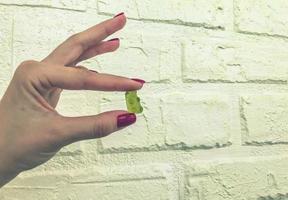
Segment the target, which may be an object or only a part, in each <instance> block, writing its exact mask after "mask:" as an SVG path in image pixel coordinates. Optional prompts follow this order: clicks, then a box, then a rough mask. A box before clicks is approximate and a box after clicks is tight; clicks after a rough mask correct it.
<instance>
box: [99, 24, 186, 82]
mask: <svg viewBox="0 0 288 200" xmlns="http://www.w3.org/2000/svg"><path fill="white" fill-rule="evenodd" d="M173 31H174V30H173V29H169V28H168V29H167V30H166V31H165V32H161V31H160V30H155V29H154V30H153V29H151V28H150V29H147V27H146V26H145V27H143V26H142V25H141V24H137V23H136V24H135V22H134V23H133V22H130V21H129V24H127V26H126V27H125V29H124V30H123V31H121V33H119V37H120V39H121V46H120V48H119V49H118V50H117V52H115V53H112V54H105V55H102V56H99V57H98V58H97V61H98V63H99V65H100V66H101V67H102V68H103V70H105V73H111V74H116V75H120V76H125V77H135V76H141V78H142V79H144V80H145V81H147V82H152V81H153V82H161V81H162V82H163V81H169V82H175V81H177V80H179V79H180V78H181V74H180V72H181V71H180V69H181V46H180V42H179V41H177V38H175V37H174V36H173V34H174V32H173ZM116 36H117V35H116ZM113 37H114V36H113ZM155 44H157V45H155Z"/></svg>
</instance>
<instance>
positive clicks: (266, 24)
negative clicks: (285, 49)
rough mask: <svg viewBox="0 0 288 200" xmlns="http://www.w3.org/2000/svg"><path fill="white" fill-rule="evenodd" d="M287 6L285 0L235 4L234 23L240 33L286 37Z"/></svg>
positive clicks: (287, 32)
mask: <svg viewBox="0 0 288 200" xmlns="http://www.w3.org/2000/svg"><path fill="white" fill-rule="evenodd" d="M287 11H288V5H287V2H286V1H285V0H278V1H271V0H263V1H256V2H254V1H245V0H237V1H236V2H235V13H236V16H235V21H236V22H235V23H236V27H237V28H238V30H239V31H240V32H241V31H242V32H250V33H260V34H264V35H265V34H268V35H274V36H285V37H287V36H288V28H287V25H286V24H287V23H288V12H287Z"/></svg>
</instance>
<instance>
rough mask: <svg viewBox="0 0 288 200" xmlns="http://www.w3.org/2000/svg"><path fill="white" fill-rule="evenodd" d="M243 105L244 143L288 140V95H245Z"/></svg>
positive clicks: (283, 141) (267, 142) (268, 142)
mask: <svg viewBox="0 0 288 200" xmlns="http://www.w3.org/2000/svg"><path fill="white" fill-rule="evenodd" d="M241 106H242V113H241V114H242V120H243V124H242V126H243V143H252V144H253V143H254V144H261V143H263V144H265V143H266V144H271V143H285V142H288V135H287V133H288V125H287V121H288V95H286V94H279V93H274V94H263V95H245V96H242V97H241Z"/></svg>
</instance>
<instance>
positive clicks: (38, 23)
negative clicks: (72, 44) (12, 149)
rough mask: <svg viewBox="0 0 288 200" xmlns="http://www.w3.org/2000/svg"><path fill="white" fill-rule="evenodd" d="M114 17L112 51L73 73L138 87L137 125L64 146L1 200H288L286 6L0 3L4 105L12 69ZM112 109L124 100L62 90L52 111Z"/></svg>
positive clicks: (227, 0)
mask: <svg viewBox="0 0 288 200" xmlns="http://www.w3.org/2000/svg"><path fill="white" fill-rule="evenodd" d="M122 11H124V12H125V13H126V16H127V17H128V20H127V24H126V27H125V29H123V30H122V31H121V32H119V33H116V34H115V35H113V36H110V37H109V38H107V39H111V38H114V37H119V38H120V43H121V46H120V48H119V49H118V51H117V52H114V53H109V54H105V55H101V56H98V57H96V58H93V59H90V60H87V61H84V62H83V63H81V65H83V66H85V67H87V68H89V69H94V70H97V71H99V72H103V73H111V74H116V75H120V76H126V77H129V78H143V79H145V80H146V84H145V85H144V87H143V88H142V89H141V90H140V91H139V96H140V98H141V102H142V105H143V107H144V111H143V113H141V114H139V115H137V118H138V120H137V123H136V124H134V125H132V126H130V127H128V128H126V129H123V130H121V131H119V132H116V133H114V134H112V135H110V136H108V137H105V138H101V139H97V140H89V141H82V142H79V143H74V144H72V145H70V146H67V147H65V148H63V149H62V150H61V151H60V152H59V153H58V154H57V155H56V156H55V157H54V158H53V159H51V160H50V161H49V162H47V163H46V164H44V165H42V166H39V167H37V168H35V169H33V170H32V171H29V172H24V173H22V174H21V175H20V176H19V177H18V178H16V179H15V180H13V181H12V182H11V183H9V184H8V185H6V186H5V187H4V188H2V189H1V190H0V199H4V200H26V199H27V200H28V199H29V200H30V199H43V200H45V199H47V200H48V199H49V200H56V199H57V200H58V199H59V200H68V199H69V200H80V199H81V200H82V199H91V200H92V199H93V200H94V199H97V200H98V199H99V200H106V199H109V200H122V199H125V200H126V199H131V200H146V199H149V200H150V199H153V200H154V199H155V200H188V199H189V200H236V199H237V200H238V199H243V200H244V199H245V200H246V199H247V200H283V199H288V188H287V185H288V183H287V180H288V177H287V166H288V160H287V152H288V146H287V144H288V137H287V135H288V126H287V122H288V114H287V113H288V103H287V102H288V96H287V94H288V87H287V84H288V82H287V81H288V59H287V58H288V56H287V55H288V40H287V36H288V28H287V27H288V23H287V16H288V15H287V13H288V7H287V3H286V1H284V0H279V1H272V0H271V1H270V0H263V1H244V0H234V1H232V0H211V1H203V0H165V1H164V0H159V1H158V0H157V1H156V0H149V1H148V0H142V1H140V0H133V1H132V0H121V1H113V0H83V1H78V0H41V1H36V0H0V25H1V29H0V65H1V66H0V95H1V96H2V95H3V94H4V92H5V90H6V87H7V86H8V83H9V81H10V80H11V77H12V75H13V72H14V71H15V69H16V68H17V66H18V65H19V63H21V62H22V61H24V60H27V59H34V60H39V61H40V60H42V59H43V58H44V57H45V56H47V54H48V53H50V52H51V51H52V50H53V49H54V48H55V47H56V46H57V45H59V43H61V42H63V41H64V40H65V39H66V38H68V37H69V36H71V35H72V34H74V33H77V32H79V31H83V30H85V29H86V28H88V27H90V26H93V25H95V24H97V23H99V22H101V21H103V20H106V19H109V18H110V17H112V16H113V15H115V14H117V13H118V12H122ZM114 109H115V110H122V109H126V105H125V98H124V92H100V91H64V92H63V95H62V96H61V98H60V101H59V105H58V106H57V111H58V112H59V113H60V114H62V115H66V116H83V115H95V114H98V113H99V112H104V111H109V110H114Z"/></svg>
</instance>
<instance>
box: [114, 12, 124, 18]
mask: <svg viewBox="0 0 288 200" xmlns="http://www.w3.org/2000/svg"><path fill="white" fill-rule="evenodd" d="M123 14H124V12H121V13H119V14H117V15H115V16H114V18H116V17H119V16H120V15H123Z"/></svg>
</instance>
